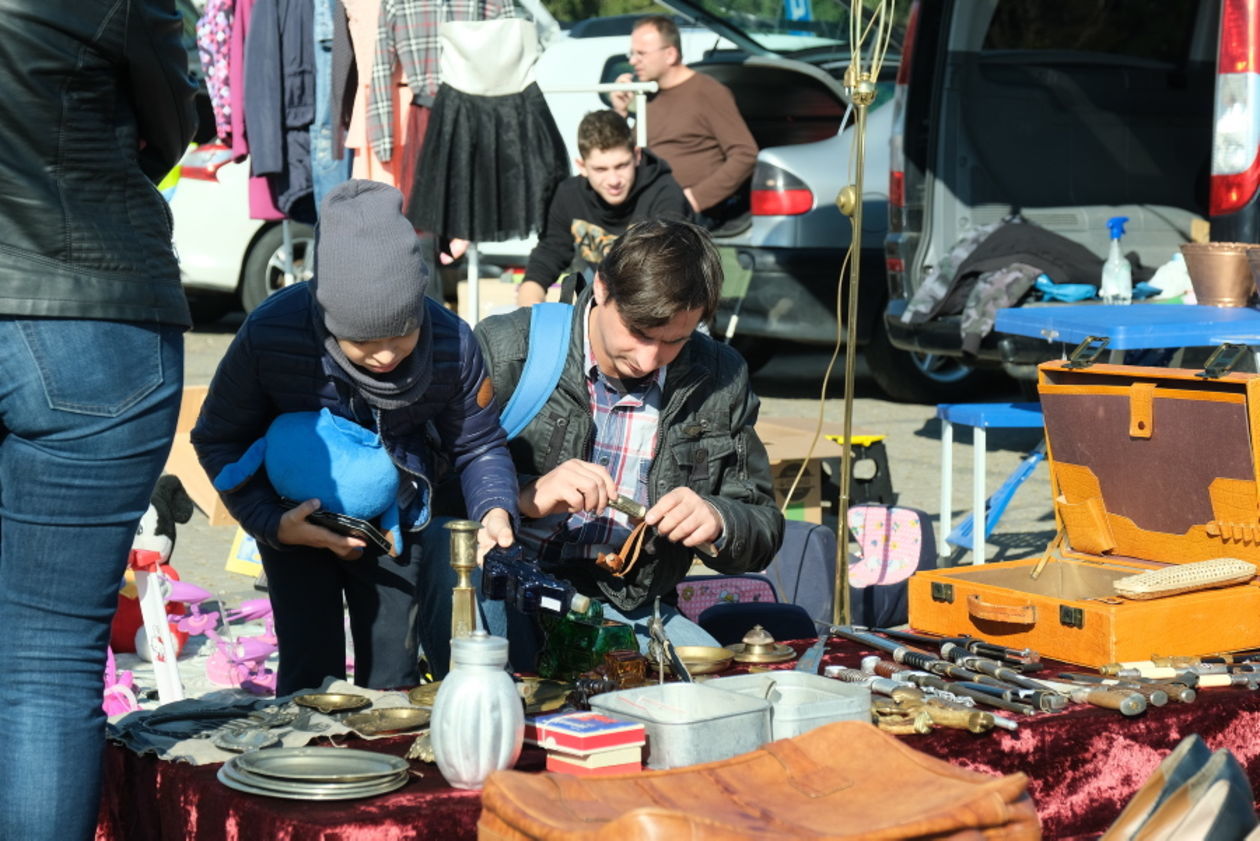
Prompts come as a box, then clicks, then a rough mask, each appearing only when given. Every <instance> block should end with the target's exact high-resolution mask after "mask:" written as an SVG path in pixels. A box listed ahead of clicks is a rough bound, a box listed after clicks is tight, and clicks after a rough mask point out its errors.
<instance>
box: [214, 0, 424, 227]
mask: <svg viewBox="0 0 1260 841" xmlns="http://www.w3.org/2000/svg"><path fill="white" fill-rule="evenodd" d="M249 1H250V2H252V1H253V0H249ZM237 2H243V0H237ZM342 5H343V6H345V9H346V20H347V22H348V24H349V29H350V44H351V46H352V47H353V49H354V61H355V64H356V65H357V66H358V73H359V83H358V86H357V87H356V88H355V93H354V108H353V109H352V110H351V112H350V125H349V126H348V127H347V128H346V148H347V149H353V150H354V163H353V164H352V165H351V177H353V178H366V179H369V180H372V181H380V182H382V183H384V184H392V185H393V186H395V187H397V188H398V189H399V190H400V191H402V194H403V206H404V207H405V206H406V203H407V198H408V196H409V194H410V193H411V182H412V179H411V178H410V177H404V176H409V175H410V173H412V172H414V171H415V165H416V162H417V161H418V160H419V158H420V149H419V145H418V144H414V142H413V141H414V138H412V137H411V136H410V132H409V131H408V129H410V128H412V127H413V126H414V123H413V121H410V120H408V119H407V117H408V115H409V113H410V110H411V89H410V88H408V87H407V85H406V82H405V80H404V79H403V71H402V66H401V65H399V66H398V67H396V68H395V69H394V76H393V85H392V86H391V89H392V90H393V91H394V111H393V114H394V130H393V136H394V138H395V142H394V156H393V159H392V160H390V161H382V160H381V159H380V158H378V157H376V153H375V152H373V151H372V147H371V144H370V143H369V142H368V136H367V106H368V97H369V96H370V95H371V90H372V63H373V61H374V60H375V56H376V30H377V25H378V23H379V22H380V12H381V4H380V0H342ZM419 140H420V141H423V140H424V138H423V137H420V138H419ZM400 163H402V164H403V166H402V167H401V168H400V167H398V164H400Z"/></svg>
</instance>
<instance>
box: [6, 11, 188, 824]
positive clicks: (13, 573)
mask: <svg viewBox="0 0 1260 841" xmlns="http://www.w3.org/2000/svg"><path fill="white" fill-rule="evenodd" d="M180 31H181V24H180V17H179V15H178V14H176V12H175V3H174V2H173V0H118V2H83V1H82V0H4V2H3V3H2V4H0V87H2V88H3V90H4V96H2V97H0V148H3V150H4V151H3V153H0V155H2V157H3V160H4V166H3V167H0V532H2V533H3V535H4V538H3V541H0V628H3V629H4V634H5V639H4V645H3V646H0V674H3V675H4V681H3V683H2V684H0V708H3V709H4V715H5V746H6V747H5V752H6V756H5V762H4V770H3V771H2V772H0V838H5V839H9V838H15V839H16V838H21V839H30V841H44V839H57V841H80V839H88V838H91V837H92V834H93V830H94V828H95V826H96V815H97V808H98V807H99V805H100V779H101V751H102V749H103V748H104V745H105V713H104V711H103V710H102V709H101V688H102V681H101V676H102V675H103V674H104V672H105V649H106V646H107V644H108V642H109V623H110V619H111V618H112V617H113V615H114V608H115V607H116V606H117V604H118V583H119V581H120V580H121V578H122V575H123V570H124V569H125V568H126V563H127V554H128V551H129V550H130V548H131V543H132V541H133V540H134V539H135V536H136V526H137V524H138V523H139V521H140V517H141V516H142V515H143V514H144V512H145V511H146V510H147V509H148V507H149V497H150V496H151V495H152V493H153V486H154V483H155V482H156V481H157V478H158V475H159V474H160V473H161V472H162V465H163V464H165V463H166V456H167V453H168V452H169V451H170V447H171V439H172V438H173V436H174V434H175V423H176V420H177V419H178V416H179V400H180V393H181V389H182V387H183V379H184V376H183V375H184V365H183V363H184V337H183V333H184V331H185V330H186V329H187V328H188V327H189V326H190V325H191V320H190V319H189V317H188V304H187V302H186V301H185V300H184V293H183V290H182V289H181V288H180V281H179V264H178V262H177V261H176V259H175V253H174V250H173V249H172V248H171V211H170V208H169V207H167V204H166V202H165V201H164V200H163V199H162V195H161V193H159V192H158V191H157V189H156V188H155V187H154V185H155V184H156V183H157V182H158V181H160V180H161V179H162V177H163V176H164V175H166V173H168V172H169V171H170V170H171V168H172V167H173V166H175V164H176V163H178V161H179V158H180V156H181V155H183V153H184V150H185V149H186V148H187V146H188V141H189V139H190V138H191V137H192V134H193V131H194V129H195V128H196V124H197V123H196V112H195V110H194V108H193V94H194V92H195V90H196V89H195V87H194V86H193V84H192V82H191V80H190V79H189V77H188V54H187V53H186V52H185V51H184V49H183V48H182V47H181V46H180Z"/></svg>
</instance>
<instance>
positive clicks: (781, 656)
mask: <svg viewBox="0 0 1260 841" xmlns="http://www.w3.org/2000/svg"><path fill="white" fill-rule="evenodd" d="M731 651H733V652H735V661H736V662H738V663H782V662H783V661H784V660H791V659H792V658H793V657H795V656H796V650H795V649H793V648H792V646H790V645H783V644H782V643H778V642H776V643H774V644H772V645H770V646H764V647H758V646H749V645H745V644H744V643H742V642H738V643H735V645H732V646H731Z"/></svg>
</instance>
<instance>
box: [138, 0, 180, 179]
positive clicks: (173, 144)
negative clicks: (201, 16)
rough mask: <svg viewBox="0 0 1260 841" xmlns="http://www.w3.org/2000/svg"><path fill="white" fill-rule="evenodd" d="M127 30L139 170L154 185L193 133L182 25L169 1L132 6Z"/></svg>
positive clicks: (178, 157) (156, 0)
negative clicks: (139, 145) (138, 144)
mask: <svg viewBox="0 0 1260 841" xmlns="http://www.w3.org/2000/svg"><path fill="white" fill-rule="evenodd" d="M127 27H128V32H127V47H126V58H127V63H128V65H129V72H128V76H129V79H130V84H131V101H132V104H133V107H134V108H135V109H136V122H137V126H138V130H139V135H140V139H141V140H143V141H144V148H143V149H141V150H140V155H139V160H140V168H141V169H142V170H143V171H144V174H145V175H147V176H148V177H149V178H150V180H152V181H153V182H154V183H157V182H158V181H161V180H162V178H163V177H165V175H166V174H167V173H168V172H170V171H171V169H172V168H174V166H175V164H177V163H179V159H180V158H182V157H183V155H184V150H185V149H186V148H187V146H188V141H189V140H191V139H192V136H193V133H194V132H195V131H196V130H197V111H196V108H195V107H194V105H193V95H194V93H195V92H196V88H195V87H194V86H193V83H192V79H191V78H190V77H189V75H188V53H186V52H185V51H184V47H183V45H182V44H181V43H180V33H181V31H182V29H183V23H182V20H181V18H180V16H179V14H178V13H177V12H176V11H175V4H174V0H148V2H145V3H140V4H136V8H135V9H134V11H133V12H132V14H131V15H129V16H128V21H127Z"/></svg>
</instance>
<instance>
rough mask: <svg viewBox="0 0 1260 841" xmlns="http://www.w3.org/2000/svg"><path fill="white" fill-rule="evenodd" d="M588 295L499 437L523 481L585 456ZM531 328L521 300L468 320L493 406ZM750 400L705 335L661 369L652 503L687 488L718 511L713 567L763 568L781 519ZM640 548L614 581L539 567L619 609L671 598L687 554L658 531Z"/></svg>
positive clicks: (744, 383) (505, 394)
mask: <svg viewBox="0 0 1260 841" xmlns="http://www.w3.org/2000/svg"><path fill="white" fill-rule="evenodd" d="M590 294H591V293H590V291H589V290H587V292H585V293H584V294H583V295H582V296H581V297H580V298H579V299H578V301H577V304H576V305H575V307H574V325H573V331H572V334H571V336H570V341H569V348H568V361H567V362H566V363H565V368H564V373H563V374H562V375H561V377H560V384H559V386H558V387H557V388H556V390H555V392H554V393H553V394H552V395H551V398H550V399H549V400H548V401H547V403H546V405H544V406H543V408H542V410H541V411H540V412H539V413H538V415H537V416H536V417H535V418H534V419H533V420H532V421H531V422H530V424H529V426H527V427H526V428H525V430H524V432H522V433H521V435H520V436H519V437H517V438H516V439H515V440H513V441H512V442H510V444H509V448H510V449H511V451H512V459H513V461H514V462H515V463H516V470H517V474H518V476H519V478H520V482H521V484H522V485H524V484H526V483H527V482H530V481H532V480H533V479H534V478H536V477H538V476H541V475H543V474H544V473H547V472H548V471H550V470H552V469H553V468H555V467H556V466H557V465H559V464H560V463H561V462H564V461H567V460H568V459H571V458H580V459H584V460H589V459H590V458H591V450H592V447H593V444H594V440H595V427H594V421H593V419H592V417H591V407H590V399H589V397H588V393H587V389H586V384H585V380H584V376H583V372H582V360H583V356H584V350H583V344H582V343H583V336H584V335H585V330H584V329H583V325H582V324H581V323H580V320H581V318H582V314H583V313H584V312H585V310H586V304H587V302H588V301H589V300H590ZM529 325H530V322H529V309H528V308H523V309H519V310H516V311H515V312H512V313H509V314H507V315H500V316H493V317H491V318H487V319H486V320H485V321H482V322H481V323H480V324H479V325H478V326H477V330H476V334H477V339H478V341H480V342H481V348H482V353H483V355H484V356H485V360H486V367H487V368H488V369H489V370H490V377H491V379H492V380H493V381H494V389H495V398H496V400H498V401H499V406H500V407H502V406H504V405H505V404H506V403H507V401H508V399H509V398H510V397H511V396H512V392H513V390H514V389H515V386H516V383H517V382H518V381H519V379H520V374H521V369H522V367H523V366H524V362H525V356H526V351H527V349H528V347H529ZM759 408H760V403H759V401H758V400H757V397H756V395H754V394H753V393H752V390H751V389H750V387H749V384H748V369H747V367H746V366H745V365H744V362H743V360H742V359H741V358H740V356H739V354H738V353H736V352H735V351H734V350H732V349H731V348H730V347H728V346H727V345H724V344H721V343H719V342H715V341H714V340H713V339H711V338H710V337H708V336H705V335H703V334H700V333H696V334H694V335H693V336H692V337H691V340H690V341H688V342H687V344H686V346H685V347H684V348H683V350H682V352H681V353H680V354H679V355H678V358H677V359H675V360H674V362H673V363H671V364H670V366H669V368H668V369H667V372H666V377H665V394H664V404H663V405H662V407H661V415H660V433H659V437H658V439H657V440H658V444H657V453H656V458H655V459H654V460H653V462H652V466H651V469H650V470H649V472H648V494H649V497H650V502H651V503H655V502H656V501H657V500H658V499H660V498H661V497H662V496H663V495H664V494H666V493H667V492H668V491H670V490H672V489H674V488H676V487H680V486H687V487H690V488H692V489H693V490H695V491H696V492H697V493H698V494H700V495H701V496H702V497H704V498H705V499H706V500H707V501H708V502H710V503H712V504H713V506H714V507H715V508H717V510H718V511H719V512H720V513H721V515H722V519H723V520H724V521H725V523H726V531H725V533H724V535H723V540H722V550H721V551H720V552H719V554H718V557H717V558H713V559H706V561H705V563H706V564H707V565H708V566H709V567H711V568H713V569H715V570H717V571H718V572H723V573H740V572H756V571H758V570H762V569H765V568H766V566H767V565H768V564H769V563H770V561H771V559H772V558H773V557H774V553H775V552H776V551H778V548H779V543H780V542H781V541H782V539H783V517H782V515H781V514H780V513H779V511H778V509H777V508H775V505H774V496H773V493H772V487H771V479H770V464H769V460H768V459H767V457H766V449H765V447H764V446H763V445H762V443H761V439H759V438H758V437H757V433H756V432H755V431H754V430H753V424H754V423H756V420H757V412H758V410H759ZM645 552H646V553H647V554H645V555H644V556H643V557H642V558H640V560H639V563H638V565H637V566H636V567H635V569H634V570H633V572H631V574H630V575H629V576H628V577H627V578H625V579H618V578H614V577H613V576H611V575H610V574H608V573H606V572H604V571H603V570H599V569H596V568H595V566H594V564H593V563H590V564H581V565H578V564H574V563H571V562H566V565H561V566H556V567H550V568H549V571H551V572H553V573H555V574H558V575H560V576H561V577H563V578H566V579H567V580H569V581H570V582H572V583H573V585H574V586H575V587H577V588H578V590H579V591H581V592H583V593H585V594H586V595H588V596H593V597H597V598H603V599H606V600H608V601H610V602H611V603H612V604H613V605H615V606H616V607H618V608H620V609H622V610H633V609H634V608H636V607H639V606H640V605H643V604H645V603H650V601H651V600H652V598H653V597H655V596H658V595H659V596H665V597H667V598H668V600H670V601H673V596H672V595H671V594H672V593H673V592H674V587H675V585H676V584H677V583H678V582H679V581H680V580H682V578H683V576H685V575H686V574H687V571H688V569H689V567H690V566H691V558H692V551H691V550H690V549H687V548H685V547H683V546H681V545H678V544H673V543H670V542H669V541H667V540H665V539H664V538H660V537H658V538H656V539H655V540H652V541H648V548H647V549H646V550H645Z"/></svg>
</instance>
